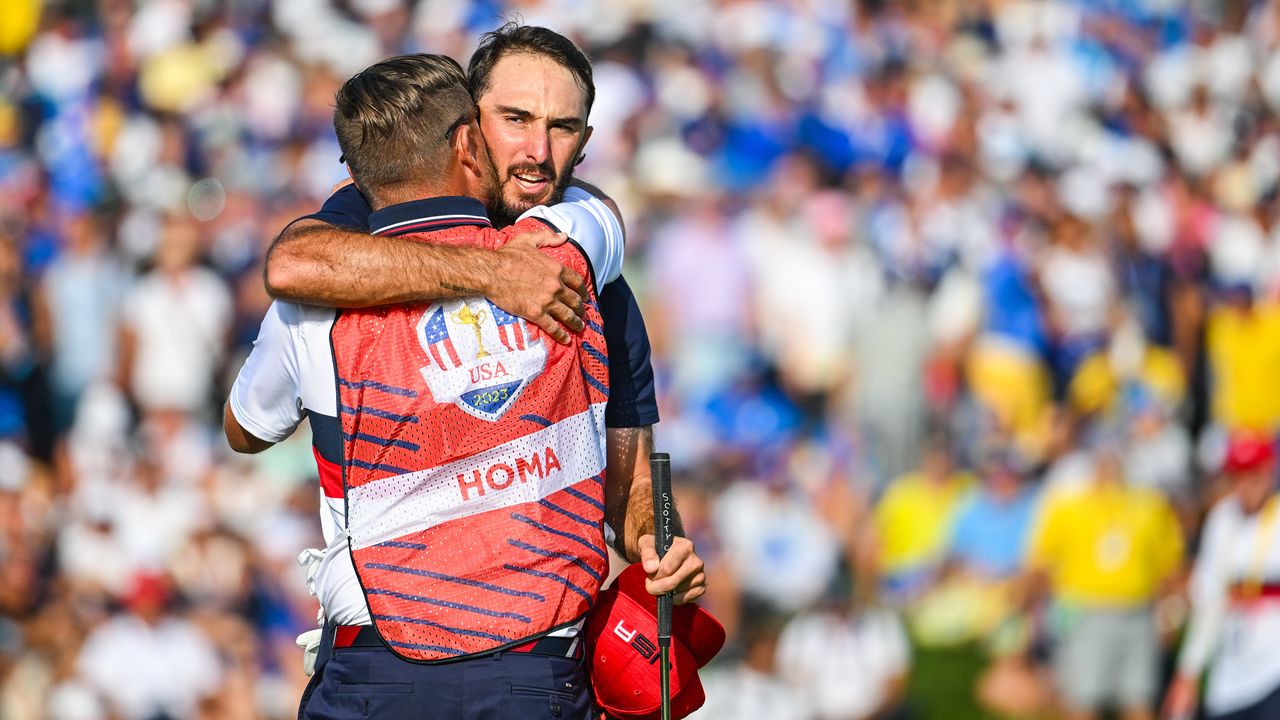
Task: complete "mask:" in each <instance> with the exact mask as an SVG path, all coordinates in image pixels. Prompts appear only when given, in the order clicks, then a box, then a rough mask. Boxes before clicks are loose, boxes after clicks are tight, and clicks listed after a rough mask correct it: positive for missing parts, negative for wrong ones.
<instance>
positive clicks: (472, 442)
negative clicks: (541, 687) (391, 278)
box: [330, 220, 608, 662]
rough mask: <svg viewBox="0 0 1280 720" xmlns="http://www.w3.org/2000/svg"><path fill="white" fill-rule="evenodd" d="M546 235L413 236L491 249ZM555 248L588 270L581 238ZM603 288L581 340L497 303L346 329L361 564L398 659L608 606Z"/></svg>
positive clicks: (426, 656)
mask: <svg viewBox="0 0 1280 720" xmlns="http://www.w3.org/2000/svg"><path fill="white" fill-rule="evenodd" d="M542 227H543V225H542V224H541V223H540V222H539V221H537V220H524V221H521V222H519V223H517V224H516V225H513V226H512V227H510V228H507V229H506V230H504V231H496V230H492V229H488V228H486V229H479V230H478V229H477V228H475V227H466V228H453V229H449V230H443V231H438V232H434V233H428V234H424V235H415V236H411V237H414V238H417V239H421V240H423V241H426V242H433V243H448V244H465V245H479V246H484V247H490V248H493V247H498V246H500V245H502V244H503V243H505V242H506V241H507V239H509V238H510V237H512V236H513V235H515V234H518V233H521V232H527V231H531V230H536V229H540V228H542ZM544 252H546V253H547V254H548V255H550V256H552V257H554V258H555V259H557V260H559V261H560V262H562V263H563V264H565V265H566V266H568V267H570V268H572V269H573V270H575V271H577V272H579V273H581V274H582V275H583V276H584V277H590V268H589V265H588V263H587V260H586V258H585V257H584V256H583V254H582V252H581V250H579V249H578V248H577V247H576V246H574V245H573V244H572V243H568V244H565V245H562V246H560V247H557V248H546V249H544ZM594 293H595V289H594V288H592V294H591V301H590V302H589V303H588V307H587V317H586V325H587V328H586V330H585V331H584V332H583V333H581V334H580V335H576V336H573V341H572V343H571V344H570V345H567V346H566V345H560V344H559V343H556V342H554V341H553V340H551V339H550V337H549V336H547V335H546V334H544V333H543V332H542V331H541V330H540V329H539V328H537V327H536V326H534V325H532V324H531V323H527V322H526V321H524V320H522V319H520V318H517V317H515V316H512V315H509V314H507V313H506V312H504V311H503V310H502V309H501V308H499V307H497V306H496V305H494V304H493V303H491V302H489V301H488V300H486V299H485V298H482V297H472V298H466V299H458V300H448V301H442V302H433V303H420V304H413V305H399V306H394V307H383V308H372V309H365V310H355V311H350V310H348V311H342V312H341V313H340V314H339V315H338V318H337V320H336V321H335V322H334V325H333V330H332V332H331V335H330V340H331V345H332V349H333V357H334V367H335V371H336V374H337V377H336V382H337V390H338V415H339V420H340V425H341V431H342V475H343V490H344V494H345V501H346V514H347V529H348V533H349V534H350V549H351V557H352V561H353V563H354V565H355V570H356V575H357V577H358V578H359V581H360V585H361V588H362V589H363V591H364V594H365V599H366V601H367V603H368V605H369V614H370V617H371V618H372V621H373V624H374V627H375V628H377V630H378V633H379V635H380V636H381V637H382V639H383V640H384V641H385V642H386V644H387V645H388V646H389V647H390V648H391V649H392V650H393V651H394V652H396V653H397V654H398V655H400V656H401V657H404V658H406V659H409V660H414V661H419V662H445V661H450V660H456V659H460V658H465V657H468V656H472V655H477V654H483V653H488V652H492V651H494V650H498V649H501V648H504V647H508V646H512V645H516V644H519V643H522V642H525V641H527V640H529V639H531V638H534V637H537V636H540V635H543V634H545V633H547V632H549V631H551V630H553V629H556V628H558V627H563V626H565V625H568V624H571V623H573V622H575V621H577V620H578V619H579V618H580V617H582V615H584V614H585V613H586V612H587V610H589V609H590V608H591V606H592V604H593V603H594V601H595V597H596V594H597V592H598V591H599V589H600V586H601V584H602V582H603V581H604V578H605V575H606V574H607V568H608V556H607V554H606V550H605V542H604V535H603V520H604V469H605V428H604V406H605V402H606V400H607V399H608V384H607V383H608V367H607V363H608V360H607V357H606V355H605V343H604V337H603V335H602V334H601V325H600V315H599V310H598V308H597V306H596V302H595V294H594Z"/></svg>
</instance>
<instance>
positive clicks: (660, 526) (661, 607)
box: [649, 453, 675, 644]
mask: <svg viewBox="0 0 1280 720" xmlns="http://www.w3.org/2000/svg"><path fill="white" fill-rule="evenodd" d="M649 473H650V476H651V477H652V479H653V537H654V544H655V545H656V549H657V551H658V557H659V558H662V557H663V556H665V555H666V554H667V551H668V550H670V549H671V541H672V534H671V523H672V518H673V516H674V514H675V508H674V505H675V503H674V502H673V500H672V496H671V456H670V455H668V454H667V453H652V454H650V455H649ZM671 604H672V598H671V593H667V594H665V595H659V596H658V642H659V644H662V643H664V642H665V641H666V640H667V638H670V637H671Z"/></svg>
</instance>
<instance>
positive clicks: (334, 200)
mask: <svg viewBox="0 0 1280 720" xmlns="http://www.w3.org/2000/svg"><path fill="white" fill-rule="evenodd" d="M371 214H373V208H372V207H370V206H369V201H368V200H366V199H365V197H364V194H362V193H361V192H360V191H359V190H358V189H357V188H356V186H355V183H351V184H350V185H345V186H343V187H341V188H339V189H338V191H337V192H335V193H334V194H332V195H330V196H329V199H328V200H325V201H324V205H323V206H321V207H320V212H318V213H313V214H311V215H307V216H306V218H305V219H309V220H319V221H320V222H327V223H329V224H330V225H337V226H338V227H345V228H360V229H364V230H368V229H369V216H370V215H371ZM299 219H304V218H299Z"/></svg>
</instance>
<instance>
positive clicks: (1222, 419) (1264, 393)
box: [1205, 287, 1280, 434]
mask: <svg viewBox="0 0 1280 720" xmlns="http://www.w3.org/2000/svg"><path fill="white" fill-rule="evenodd" d="M1205 335H1206V348H1207V350H1208V357H1209V377H1210V387H1211V401H1212V407H1213V418H1214V420H1216V421H1217V422H1218V423H1219V424H1221V425H1223V426H1224V427H1229V428H1239V429H1246V430H1253V431H1255V432H1260V433H1268V434H1271V433H1275V432H1276V431H1277V430H1280V372H1277V371H1276V369H1277V368H1280V305H1277V304H1276V303H1274V302H1255V301H1254V299H1253V297H1252V292H1251V291H1250V290H1249V289H1248V288H1247V287H1239V288H1234V289H1232V290H1231V291H1230V292H1228V293H1227V295H1226V299H1225V301H1224V302H1223V303H1222V304H1220V305H1219V306H1218V307H1216V308H1215V309H1214V310H1213V311H1212V312H1211V313H1210V314H1209V319H1208V323H1207V325H1206V333H1205Z"/></svg>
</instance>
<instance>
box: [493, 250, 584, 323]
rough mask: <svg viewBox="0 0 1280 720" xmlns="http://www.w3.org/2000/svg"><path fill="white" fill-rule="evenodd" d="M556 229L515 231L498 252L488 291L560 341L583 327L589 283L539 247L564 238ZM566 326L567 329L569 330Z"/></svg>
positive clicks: (497, 301) (499, 302) (497, 302)
mask: <svg viewBox="0 0 1280 720" xmlns="http://www.w3.org/2000/svg"><path fill="white" fill-rule="evenodd" d="M566 240H567V238H566V237H565V236H564V235H563V234H561V233H556V232H553V231H551V230H549V229H548V230H538V231H536V232H530V233H521V234H520V235H516V236H515V237H514V238H512V239H511V241H510V242H509V243H507V244H506V245H505V246H504V247H503V248H502V249H500V250H498V251H497V253H496V257H495V259H496V263H497V270H496V272H495V273H494V277H492V278H489V279H488V282H487V283H486V287H485V288H484V295H485V296H486V297H488V298H489V299H490V300H492V301H493V304H494V305H497V306H498V307H500V308H502V309H503V310H506V311H507V312H509V313H511V314H512V315H516V316H518V317H522V318H524V319H526V320H528V321H529V322H532V323H533V324H535V325H537V326H538V327H540V328H542V329H543V330H544V331H546V333H547V334H548V335H550V336H551V337H552V338H553V339H554V340H555V341H556V342H558V343H565V344H567V343H568V342H569V339H570V336H569V330H572V331H573V332H581V331H582V328H583V324H582V317H583V315H584V314H585V312H586V302H587V298H588V295H587V283H586V281H585V280H584V279H583V278H582V276H581V275H579V274H578V273H576V272H574V271H573V270H571V269H569V268H568V267H566V266H564V265H561V264H560V263H558V262H556V261H555V260H553V259H551V258H549V257H547V256H546V255H544V254H542V253H541V252H539V251H538V248H542V247H552V246H556V245H560V244H562V243H564V242H565V241H566ZM565 328H568V330H566V329H565Z"/></svg>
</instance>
